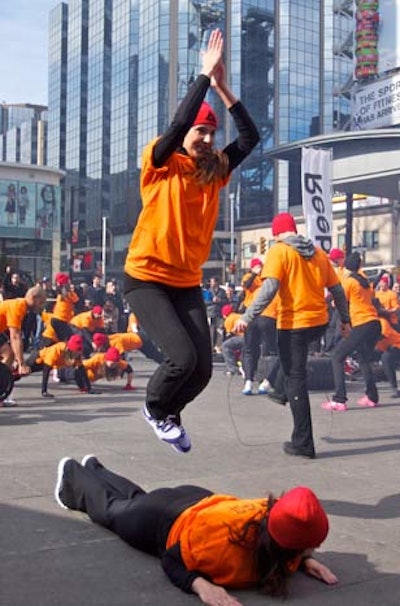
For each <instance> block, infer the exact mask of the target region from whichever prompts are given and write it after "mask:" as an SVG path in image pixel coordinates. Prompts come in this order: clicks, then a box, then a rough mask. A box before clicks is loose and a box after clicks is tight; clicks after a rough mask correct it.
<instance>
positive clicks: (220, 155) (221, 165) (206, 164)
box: [194, 150, 229, 184]
mask: <svg viewBox="0 0 400 606" xmlns="http://www.w3.org/2000/svg"><path fill="white" fill-rule="evenodd" d="M228 171H229V159H228V156H227V155H226V154H225V153H224V152H222V151H219V150H211V151H210V152H209V153H208V154H205V155H204V156H202V157H201V158H197V159H196V169H195V171H194V177H195V178H196V179H198V180H199V181H200V182H201V183H204V184H209V183H211V182H212V181H214V179H223V178H225V177H227V175H228Z"/></svg>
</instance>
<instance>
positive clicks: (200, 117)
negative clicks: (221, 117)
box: [192, 101, 218, 128]
mask: <svg viewBox="0 0 400 606" xmlns="http://www.w3.org/2000/svg"><path fill="white" fill-rule="evenodd" d="M199 124H205V125H206V126H212V127H213V128H217V126H218V123H217V116H216V114H215V111H214V110H213V108H212V107H211V105H208V103H206V101H203V103H202V104H201V106H200V109H199V113H198V114H197V116H196V118H195V120H194V122H193V124H192V126H197V125H199Z"/></svg>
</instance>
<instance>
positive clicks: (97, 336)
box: [92, 332, 108, 347]
mask: <svg viewBox="0 0 400 606" xmlns="http://www.w3.org/2000/svg"><path fill="white" fill-rule="evenodd" d="M107 340H108V337H107V335H105V334H104V333H102V332H95V333H94V335H93V337H92V341H93V343H94V344H95V345H97V347H101V346H102V345H104V343H107Z"/></svg>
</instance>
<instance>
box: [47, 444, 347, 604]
mask: <svg viewBox="0 0 400 606" xmlns="http://www.w3.org/2000/svg"><path fill="white" fill-rule="evenodd" d="M54 494H55V499H56V501H57V503H58V504H59V505H60V507H62V508H64V509H72V510H76V511H82V512H84V513H87V514H88V516H89V517H90V519H91V520H93V521H94V522H96V523H97V524H100V525H101V526H103V527H105V528H107V529H108V530H109V531H112V532H114V533H115V534H117V535H118V536H119V537H120V538H121V539H123V540H124V541H125V542H127V543H128V544H129V545H131V547H134V548H135V549H139V550H141V551H144V552H146V553H149V554H151V555H154V556H158V557H159V558H160V560H161V564H162V567H163V569H164V572H165V573H166V574H167V576H168V577H169V579H170V580H171V582H172V583H173V584H174V585H176V586H177V587H179V588H180V589H182V590H183V591H185V592H188V593H195V594H197V595H198V597H199V598H200V600H201V601H202V602H203V603H204V604H207V605H208V606H218V605H222V604H223V605H224V606H241V604H242V602H241V601H239V600H238V599H237V598H236V597H234V596H232V595H231V594H230V593H228V591H227V590H226V589H225V588H247V589H249V588H252V587H253V588H258V589H259V591H260V592H262V593H263V594H267V595H273V596H282V597H283V596H285V595H286V594H287V586H288V581H289V578H290V576H291V574H293V573H294V572H296V570H299V569H300V570H302V571H304V572H305V573H306V574H308V575H310V576H313V577H316V578H317V579H318V580H320V581H324V582H325V583H327V584H329V585H332V584H335V583H337V578H336V576H335V575H334V573H333V572H332V571H331V570H330V569H329V568H327V567H326V566H324V565H323V564H321V563H320V562H319V561H318V560H317V559H316V558H315V556H314V553H313V550H314V549H315V548H316V547H319V546H320V545H321V543H322V542H323V541H324V540H325V538H326V536H327V534H328V532H329V521H328V518H327V515H326V513H325V511H324V509H323V507H322V505H321V503H320V502H319V500H318V498H317V496H316V495H315V494H314V492H313V491H312V490H311V489H310V488H308V487H306V486H296V487H294V488H292V489H291V490H288V491H287V492H286V493H284V494H283V495H282V496H281V497H280V498H278V499H277V498H275V497H274V496H273V495H269V496H268V497H263V498H255V499H249V498H247V499H241V498H238V497H236V496H234V495H226V494H214V493H212V492H211V491H210V490H207V489H206V488H203V487H201V486H176V487H174V488H169V487H164V488H158V489H156V490H153V491H151V492H145V491H144V490H143V488H141V487H140V486H139V485H138V484H136V483H134V482H132V481H130V480H128V479H127V478H124V477H122V476H120V475H118V474H116V473H114V472H112V471H110V470H109V469H107V468H106V467H104V465H102V463H101V462H100V461H99V460H98V459H97V458H96V457H95V456H94V455H86V456H85V457H84V458H83V459H82V462H81V463H78V461H76V460H75V459H71V458H68V457H64V458H63V459H61V461H60V462H59V464H58V470H57V483H56V487H55V491H54Z"/></svg>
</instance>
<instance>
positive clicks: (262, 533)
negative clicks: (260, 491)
mask: <svg viewBox="0 0 400 606" xmlns="http://www.w3.org/2000/svg"><path fill="white" fill-rule="evenodd" d="M276 501H277V499H276V498H275V497H274V496H273V495H272V494H270V495H269V497H268V499H267V501H266V511H265V515H263V517H262V518H261V519H253V520H249V521H248V522H246V524H244V526H243V527H242V529H241V530H240V531H238V532H234V531H231V532H230V537H229V540H230V541H231V543H234V544H235V545H239V546H240V547H242V548H243V549H247V550H248V551H249V556H250V557H253V559H254V569H255V570H256V574H257V589H258V590H259V591H261V592H262V593H265V594H267V595H270V596H275V597H277V596H280V597H286V596H287V593H288V589H287V586H288V579H289V576H290V574H291V572H290V570H289V567H288V563H289V562H290V561H291V560H293V559H294V558H296V557H297V556H298V555H299V554H300V552H299V551H298V550H294V549H284V548H283V547H280V546H279V545H278V544H277V543H276V542H275V541H274V540H273V539H272V538H271V537H270V536H269V533H268V528H267V521H268V514H269V512H270V510H271V508H272V507H273V506H274V504H275V503H276ZM250 554H251V555H250Z"/></svg>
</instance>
